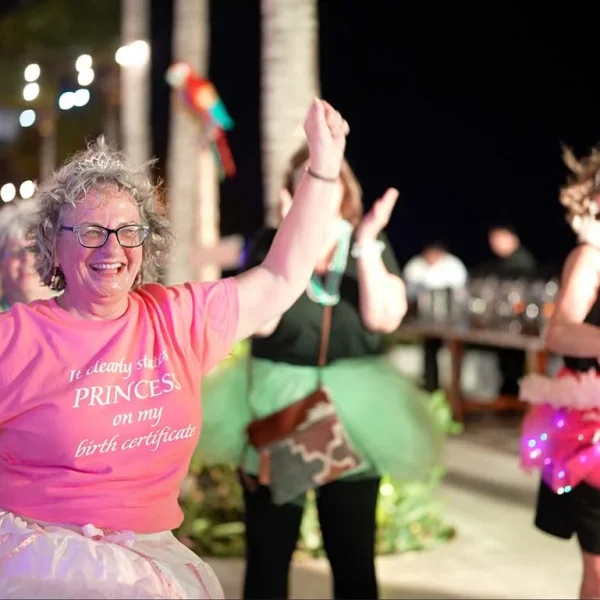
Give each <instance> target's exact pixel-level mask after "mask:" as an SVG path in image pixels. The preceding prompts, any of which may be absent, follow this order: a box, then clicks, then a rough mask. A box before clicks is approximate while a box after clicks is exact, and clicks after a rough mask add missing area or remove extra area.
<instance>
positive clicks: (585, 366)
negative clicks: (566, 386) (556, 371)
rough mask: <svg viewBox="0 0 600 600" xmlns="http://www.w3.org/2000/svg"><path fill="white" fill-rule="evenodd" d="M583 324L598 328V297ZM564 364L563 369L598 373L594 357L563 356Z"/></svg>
mask: <svg viewBox="0 0 600 600" xmlns="http://www.w3.org/2000/svg"><path fill="white" fill-rule="evenodd" d="M584 323H589V324H590V325H596V326H597V327H600V296H598V298H596V302H594V305H593V306H592V308H591V309H590V312H588V314H587V316H586V317H585V320H584ZM564 363H565V367H567V368H568V369H572V370H573V371H589V370H590V369H595V370H596V371H600V365H599V364H598V359H597V358H596V357H590V358H579V357H576V356H565V357H564Z"/></svg>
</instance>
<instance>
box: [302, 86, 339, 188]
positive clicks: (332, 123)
mask: <svg viewBox="0 0 600 600" xmlns="http://www.w3.org/2000/svg"><path fill="white" fill-rule="evenodd" d="M304 131H305V133H306V137H307V141H308V150H309V166H310V168H311V169H312V171H314V172H315V173H318V174H319V175H321V176H323V177H327V178H331V179H335V178H336V177H337V176H338V174H339V172H340V168H341V166H342V160H343V158H344V150H345V148H346V136H347V135H348V132H349V131H350V128H349V127H348V123H347V122H346V121H345V120H344V118H343V117H342V115H341V114H340V113H339V112H338V111H337V110H335V108H333V106H331V105H330V104H328V103H327V102H325V100H320V99H319V98H315V99H314V100H313V103H312V104H311V106H310V108H309V109H308V114H307V115H306V120H305V122H304Z"/></svg>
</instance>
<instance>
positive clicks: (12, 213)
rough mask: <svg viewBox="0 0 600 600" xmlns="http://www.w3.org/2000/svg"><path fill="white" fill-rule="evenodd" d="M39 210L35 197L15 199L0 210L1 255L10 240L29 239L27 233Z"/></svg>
mask: <svg viewBox="0 0 600 600" xmlns="http://www.w3.org/2000/svg"><path fill="white" fill-rule="evenodd" d="M37 210H38V203H37V202H36V201H35V200H34V199H33V198H29V199H28V200H15V201H14V202H12V203H11V204H9V205H8V206H6V207H5V208H3V209H2V210H0V256H4V253H5V251H6V246H7V245H8V242H9V241H10V240H27V233H28V231H29V229H30V227H31V224H32V221H33V220H34V219H35V215H36V213H37Z"/></svg>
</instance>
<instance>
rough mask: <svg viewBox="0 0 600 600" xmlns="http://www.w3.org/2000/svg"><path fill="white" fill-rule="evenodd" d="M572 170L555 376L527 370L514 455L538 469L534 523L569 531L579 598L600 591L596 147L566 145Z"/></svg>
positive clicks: (599, 173) (553, 345)
mask: <svg viewBox="0 0 600 600" xmlns="http://www.w3.org/2000/svg"><path fill="white" fill-rule="evenodd" d="M565 162H566V163H567V165H568V166H569V168H570V169H571V170H572V171H573V173H574V176H573V177H572V179H571V180H570V181H569V182H568V183H567V184H566V185H565V187H564V188H563V190H562V192H561V202H562V204H563V205H564V206H565V207H566V209H567V221H568V222H569V223H570V225H571V227H572V228H573V230H574V231H575V232H576V234H577V236H578V239H579V243H578V245H577V246H576V248H575V249H573V250H572V251H571V253H570V254H569V256H568V258H567V260H566V262H565V265H564V268H563V275H562V282H561V290H560V294H559V298H558V301H557V304H556V307H555V310H554V314H553V316H552V319H551V321H550V324H549V326H548V330H547V332H546V340H547V345H548V348H549V349H550V350H552V351H554V352H556V353H558V354H561V355H563V356H564V367H563V368H562V369H561V371H560V372H559V373H558V375H557V376H556V377H554V378H547V377H542V376H539V375H530V376H528V377H526V378H525V379H524V380H523V381H522V383H521V390H520V395H521V398H522V399H523V400H525V401H528V402H530V403H532V405H533V406H532V409H531V411H530V412H529V413H528V415H527V417H526V418H525V421H524V424H523V432H522V439H521V462H522V464H523V465H524V466H525V467H526V468H530V469H531V468H535V469H540V471H541V474H542V481H541V484H540V489H539V493H538V501H537V508H536V517H535V524H536V526H537V527H538V528H539V529H541V530H542V531H544V532H546V533H548V534H550V535H553V536H555V537H559V538H564V539H569V538H571V537H572V536H573V534H575V535H576V536H577V538H578V541H579V545H580V548H581V552H582V557H583V578H582V583H581V589H580V598H598V597H600V364H599V363H598V358H599V357H600V220H599V217H600V151H599V150H594V151H593V152H592V153H591V154H590V156H588V157H587V158H585V159H582V160H580V161H578V160H576V159H575V157H574V156H573V154H572V153H571V152H570V151H568V150H566V151H565Z"/></svg>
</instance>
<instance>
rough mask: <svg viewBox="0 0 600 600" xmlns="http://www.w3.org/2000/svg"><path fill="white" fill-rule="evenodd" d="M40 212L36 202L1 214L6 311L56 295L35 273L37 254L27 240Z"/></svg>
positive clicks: (0, 272)
mask: <svg viewBox="0 0 600 600" xmlns="http://www.w3.org/2000/svg"><path fill="white" fill-rule="evenodd" d="M36 211H37V203H36V202H35V200H33V199H29V200H18V201H15V202H13V203H12V204H9V205H8V206H6V207H5V208H3V209H2V210H1V211H0V256H1V257H2V263H1V265H0V278H1V279H2V296H1V297H0V309H1V310H2V311H5V310H6V309H8V308H10V307H11V306H12V305H13V304H15V303H17V302H22V303H23V304H28V303H29V302H32V301H33V300H38V299H45V298H50V297H52V296H55V295H56V294H55V292H53V291H52V290H51V289H50V288H49V287H47V286H45V285H44V284H43V283H42V282H41V280H40V277H39V275H38V273H37V271H36V270H35V266H34V257H33V254H32V253H31V252H30V251H29V250H28V247H29V246H30V242H29V241H28V240H27V229H28V226H29V221H30V219H31V216H32V215H33V214H35V212H36Z"/></svg>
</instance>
